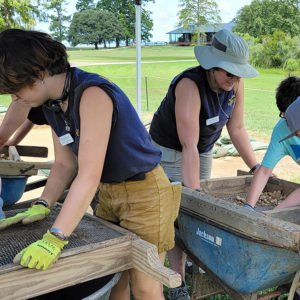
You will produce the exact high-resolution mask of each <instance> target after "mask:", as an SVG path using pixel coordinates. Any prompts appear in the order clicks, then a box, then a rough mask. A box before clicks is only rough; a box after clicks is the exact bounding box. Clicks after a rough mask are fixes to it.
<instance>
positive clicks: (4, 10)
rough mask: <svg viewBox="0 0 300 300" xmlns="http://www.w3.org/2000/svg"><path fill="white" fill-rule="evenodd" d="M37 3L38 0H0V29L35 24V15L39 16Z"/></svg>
mask: <svg viewBox="0 0 300 300" xmlns="http://www.w3.org/2000/svg"><path fill="white" fill-rule="evenodd" d="M38 4H39V3H38V1H28V0H18V1H15V0H0V30H4V29H8V28H27V29H30V28H32V27H33V26H35V25H36V23H35V17H39V10H38V9H37V6H38Z"/></svg>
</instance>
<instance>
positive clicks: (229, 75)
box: [226, 72, 235, 78]
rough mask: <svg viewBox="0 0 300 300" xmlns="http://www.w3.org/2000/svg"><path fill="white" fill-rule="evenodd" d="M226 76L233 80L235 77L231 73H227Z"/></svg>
mask: <svg viewBox="0 0 300 300" xmlns="http://www.w3.org/2000/svg"><path fill="white" fill-rule="evenodd" d="M226 76H227V77H229V78H232V77H234V76H235V75H233V74H231V73H229V72H226Z"/></svg>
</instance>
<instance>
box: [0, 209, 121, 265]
mask: <svg viewBox="0 0 300 300" xmlns="http://www.w3.org/2000/svg"><path fill="white" fill-rule="evenodd" d="M11 208H12V207H11ZM25 210H26V209H25V208H24V209H11V210H7V211H6V212H5V214H6V217H7V218H8V217H11V216H14V215H15V214H17V213H19V212H23V211H25ZM59 211H60V207H59V206H54V207H53V208H52V209H51V213H50V214H49V215H48V216H47V217H46V218H45V219H44V220H42V221H38V222H34V223H32V224H28V225H23V224H22V223H21V224H15V225H12V226H11V227H7V228H6V229H4V230H1V231H0V268H1V267H3V266H4V265H7V264H11V263H12V261H13V258H14V256H15V255H16V254H17V253H18V252H20V251H21V250H22V249H23V248H25V247H27V246H28V245H30V244H31V243H33V242H35V241H37V240H39V239H41V238H42V237H43V234H44V233H46V231H47V230H48V229H50V228H51V227H52V225H53V223H54V221H55V219H56V217H57V215H58V213H59ZM122 235H123V234H122V233H120V232H118V231H116V230H114V229H112V228H110V227H107V226H105V225H104V224H102V223H100V222H98V221H97V219H95V218H90V217H88V216H84V217H83V218H82V220H81V221H80V223H79V225H78V226H77V228H76V229H75V230H74V232H73V233H72V235H71V237H70V240H69V244H68V245H66V246H65V247H64V249H63V251H64V250H67V249H74V248H78V247H82V246H87V245H91V244H96V243H97V244H98V243H101V242H103V241H107V240H110V239H114V238H118V237H121V236H122Z"/></svg>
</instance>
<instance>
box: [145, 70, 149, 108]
mask: <svg viewBox="0 0 300 300" xmlns="http://www.w3.org/2000/svg"><path fill="white" fill-rule="evenodd" d="M145 82H146V101H147V111H149V104H148V80H147V76H145Z"/></svg>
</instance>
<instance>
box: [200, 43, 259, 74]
mask: <svg viewBox="0 0 300 300" xmlns="http://www.w3.org/2000/svg"><path fill="white" fill-rule="evenodd" d="M194 52H195V56H196V58H197V60H198V62H199V64H200V65H201V66H202V67H203V68H204V69H206V70H209V69H212V68H221V69H223V70H225V71H227V72H229V73H231V74H233V75H235V76H238V77H242V78H253V77H255V76H257V75H259V72H258V71H257V70H255V69H254V68H253V67H252V66H250V65H249V64H248V63H243V64H241V63H236V62H230V61H227V60H222V59H220V58H218V57H216V56H215V54H213V53H212V46H195V48H194Z"/></svg>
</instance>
